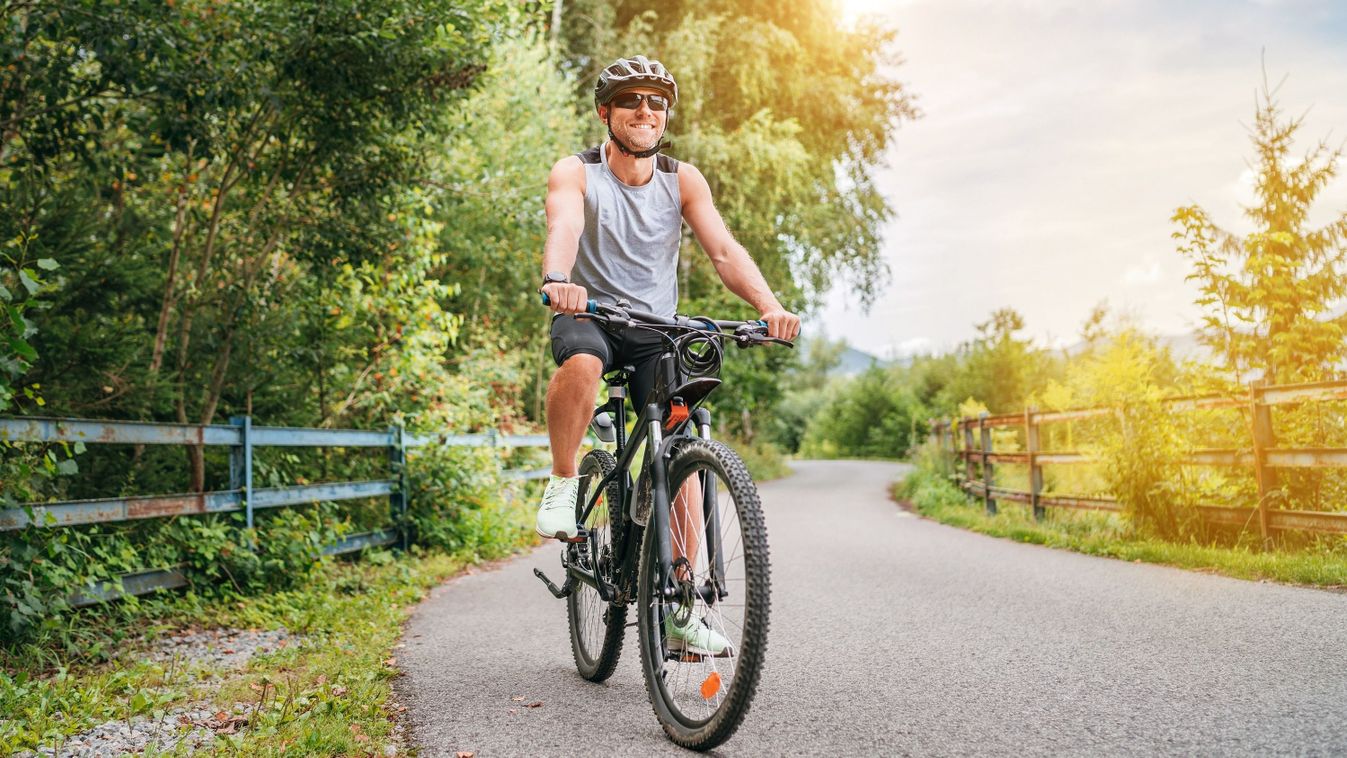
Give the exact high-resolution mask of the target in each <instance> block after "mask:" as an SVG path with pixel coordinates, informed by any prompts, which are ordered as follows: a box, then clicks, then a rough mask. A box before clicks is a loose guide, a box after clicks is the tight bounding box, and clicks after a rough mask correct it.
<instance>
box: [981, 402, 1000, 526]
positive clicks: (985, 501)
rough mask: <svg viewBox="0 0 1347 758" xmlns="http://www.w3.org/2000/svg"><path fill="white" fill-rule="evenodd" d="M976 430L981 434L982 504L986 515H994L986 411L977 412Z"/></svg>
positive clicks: (990, 451) (990, 440)
mask: <svg viewBox="0 0 1347 758" xmlns="http://www.w3.org/2000/svg"><path fill="white" fill-rule="evenodd" d="M978 431H979V432H980V433H981V436H982V505H983V507H984V508H986V509H987V515H989V516H995V515H996V499H995V498H993V497H992V473H993V472H992V462H991V461H990V460H987V459H988V457H990V456H991V454H992V430H991V428H990V427H988V426H987V412H986V411H983V412H982V413H980V414H978Z"/></svg>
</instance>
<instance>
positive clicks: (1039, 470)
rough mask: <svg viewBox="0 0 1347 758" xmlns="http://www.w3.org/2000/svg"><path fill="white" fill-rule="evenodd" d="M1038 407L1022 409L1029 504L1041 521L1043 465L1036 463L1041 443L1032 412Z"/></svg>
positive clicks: (1036, 517) (1036, 519)
mask: <svg viewBox="0 0 1347 758" xmlns="http://www.w3.org/2000/svg"><path fill="white" fill-rule="evenodd" d="M1036 413H1038V409H1037V408H1035V407H1033V406H1029V407H1028V408H1025V409H1024V448H1025V451H1026V452H1028V453H1029V505H1030V506H1032V507H1033V509H1034V520H1035V521H1042V520H1043V516H1044V515H1045V514H1044V511H1043V503H1042V502H1041V500H1040V498H1041V497H1042V495H1043V467H1042V466H1040V465H1039V463H1038V451H1039V449H1040V448H1041V443H1040V442H1039V439H1038V421H1037V420H1036V419H1035V418H1034V414H1036Z"/></svg>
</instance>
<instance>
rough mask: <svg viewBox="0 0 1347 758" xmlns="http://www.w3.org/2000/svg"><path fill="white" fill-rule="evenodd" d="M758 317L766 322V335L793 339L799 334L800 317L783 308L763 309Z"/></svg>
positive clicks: (781, 338) (780, 338)
mask: <svg viewBox="0 0 1347 758" xmlns="http://www.w3.org/2000/svg"><path fill="white" fill-rule="evenodd" d="M758 318H760V319H762V320H763V321H766V322H767V336H768V337H775V338H777V339H779V340H793V339H795V338H796V337H798V336H800V317H799V316H796V315H795V314H794V313H791V312H790V311H788V310H786V309H785V308H775V309H772V310H766V311H763V312H762V314H761V315H760V316H758Z"/></svg>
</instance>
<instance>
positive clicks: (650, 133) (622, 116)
mask: <svg viewBox="0 0 1347 758" xmlns="http://www.w3.org/2000/svg"><path fill="white" fill-rule="evenodd" d="M632 92H634V93H637V94H641V95H662V94H663V93H662V92H660V91H659V90H657V89H655V88H654V87H633V88H631V89H626V90H622V92H620V93H618V96H619V97H620V96H621V95H625V94H628V93H632ZM668 115H669V112H668V111H655V110H651V109H650V103H649V102H647V101H644V100H643V101H641V105H640V106H639V107H637V108H636V109H634V110H633V109H631V108H618V107H615V106H614V105H613V104H612V102H611V101H610V102H609V103H608V104H607V105H604V106H600V107H599V117H600V118H604V117H605V116H606V117H607V119H608V124H609V126H610V128H612V130H613V134H615V135H617V138H618V139H619V140H621V141H622V143H623V144H624V145H626V146H627V147H629V148H631V149H632V150H633V151H636V152H640V151H642V150H649V149H650V148H652V147H654V146H655V143H657V142H659V138H660V136H661V135H663V134H664V127H665V125H666V119H667V118H668Z"/></svg>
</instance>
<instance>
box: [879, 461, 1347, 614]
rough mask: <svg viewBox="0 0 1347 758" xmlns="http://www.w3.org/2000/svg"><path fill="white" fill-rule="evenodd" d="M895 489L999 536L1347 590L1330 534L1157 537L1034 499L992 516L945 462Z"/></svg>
mask: <svg viewBox="0 0 1347 758" xmlns="http://www.w3.org/2000/svg"><path fill="white" fill-rule="evenodd" d="M893 494H894V497H895V498H896V499H898V500H899V501H901V502H904V503H909V504H911V506H912V507H913V508H914V509H915V510H916V511H917V512H918V513H920V514H921V515H923V516H925V517H927V518H930V519H933V520H935V521H939V522H940V523H942V524H949V525H950V526H957V527H959V528H960V529H968V530H971V531H974V532H980V533H982V534H987V535H990V536H992V537H1004V538H1007V539H1012V540H1015V541H1016V542H1027V543H1030V544H1034V545H1043V546H1045V547H1054V548H1061V549H1065V550H1074V551H1076V552H1078V553H1086V554H1087V555H1098V556H1102V557H1105V558H1117V559H1119V560H1124V561H1136V562H1141V563H1159V564H1163V565H1166V566H1174V567H1176V568H1182V569H1190V570H1194V571H1205V572H1210V573H1216V574H1222V575H1224V576H1230V577H1234V578H1236V579H1250V580H1254V581H1261V580H1267V581H1274V582H1284V583H1287V584H1301V585H1308V586H1315V587H1324V588H1329V589H1347V546H1344V544H1343V543H1342V541H1341V540H1323V541H1322V542H1318V543H1314V544H1310V545H1303V546H1300V547H1297V548H1295V549H1290V550H1261V549H1259V548H1258V547H1256V546H1254V545H1252V544H1248V543H1245V544H1240V543H1238V542H1235V543H1233V544H1232V543H1230V542H1225V543H1218V542H1203V541H1199V540H1193V541H1190V542H1176V541H1172V540H1165V539H1160V538H1158V537H1151V536H1147V535H1146V534H1145V533H1144V532H1141V531H1139V530H1137V529H1135V528H1133V527H1132V525H1131V524H1130V523H1129V522H1128V521H1127V519H1126V518H1125V517H1123V516H1120V515H1115V514H1101V513H1094V512H1089V511H1086V512H1061V511H1056V510H1053V511H1050V512H1049V514H1048V516H1047V518H1046V519H1045V520H1043V521H1035V520H1034V518H1033V514H1032V512H1031V511H1030V509H1029V508H1028V507H1027V506H1022V505H1019V504H1016V503H1000V504H998V508H997V513H996V515H994V516H992V515H988V514H987V512H986V511H985V510H984V509H983V507H982V501H980V500H971V499H969V498H968V496H967V495H965V494H964V493H963V492H962V491H960V490H959V489H958V488H957V487H955V486H954V484H953V483H952V482H951V481H950V480H949V479H948V478H946V477H945V476H942V475H941V474H940V473H939V470H938V466H922V467H920V468H918V469H917V470H916V471H914V472H913V473H912V474H910V475H908V476H907V477H906V478H904V479H903V480H902V481H901V482H899V483H897V484H895V485H894V490H893Z"/></svg>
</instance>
